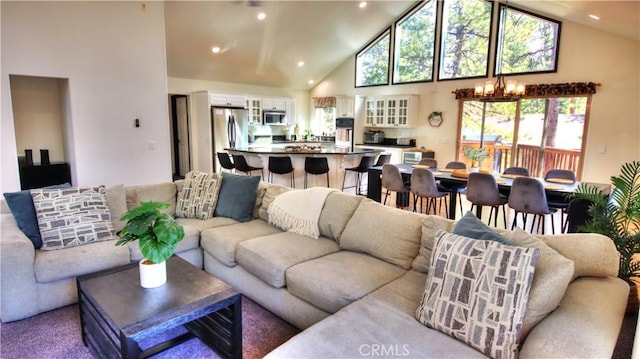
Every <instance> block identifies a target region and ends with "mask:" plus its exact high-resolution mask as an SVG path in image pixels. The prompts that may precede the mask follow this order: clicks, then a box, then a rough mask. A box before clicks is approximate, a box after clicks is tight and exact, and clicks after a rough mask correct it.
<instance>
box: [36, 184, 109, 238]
mask: <svg viewBox="0 0 640 359" xmlns="http://www.w3.org/2000/svg"><path fill="white" fill-rule="evenodd" d="M31 196H32V197H33V205H34V207H35V210H36V215H37V217H38V227H39V228H40V235H41V236H42V249H43V250H54V249H62V248H68V247H75V246H79V245H82V244H87V243H92V242H98V241H106V240H111V239H115V237H114V234H113V224H112V223H111V213H110V211H109V203H108V202H107V197H106V195H105V189H104V187H96V188H67V189H39V190H32V191H31Z"/></svg>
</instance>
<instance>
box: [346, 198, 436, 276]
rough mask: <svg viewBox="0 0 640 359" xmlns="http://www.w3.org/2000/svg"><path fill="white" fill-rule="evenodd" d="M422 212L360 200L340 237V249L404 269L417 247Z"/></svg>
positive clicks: (408, 265) (418, 244)
mask: <svg viewBox="0 0 640 359" xmlns="http://www.w3.org/2000/svg"><path fill="white" fill-rule="evenodd" d="M423 218H424V215H420V214H416V213H412V212H407V211H402V210H399V209H396V208H392V207H388V206H384V205H382V204H380V203H378V202H375V201H372V200H370V199H364V200H362V201H361V202H360V205H359V206H358V208H357V209H356V211H355V212H354V214H353V216H352V217H351V219H350V220H349V222H348V223H347V226H346V227H345V229H344V231H343V232H342V236H341V237H340V248H342V249H346V250H351V251H357V252H364V253H367V254H370V255H372V256H375V257H376V258H380V259H382V260H384V261H386V262H389V263H392V264H395V265H397V266H400V267H402V268H404V269H409V268H411V262H412V261H413V260H414V258H415V257H416V255H417V254H418V249H419V248H420V234H421V228H422V221H423Z"/></svg>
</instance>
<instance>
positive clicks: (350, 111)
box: [336, 97, 355, 117]
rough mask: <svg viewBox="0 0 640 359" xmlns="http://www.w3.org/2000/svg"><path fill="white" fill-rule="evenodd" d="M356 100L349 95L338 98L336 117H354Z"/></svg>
mask: <svg viewBox="0 0 640 359" xmlns="http://www.w3.org/2000/svg"><path fill="white" fill-rule="evenodd" d="M354 106H355V100H354V99H353V98H352V97H351V98H347V97H338V98H336V117H354V114H355V111H354V109H355V107H354Z"/></svg>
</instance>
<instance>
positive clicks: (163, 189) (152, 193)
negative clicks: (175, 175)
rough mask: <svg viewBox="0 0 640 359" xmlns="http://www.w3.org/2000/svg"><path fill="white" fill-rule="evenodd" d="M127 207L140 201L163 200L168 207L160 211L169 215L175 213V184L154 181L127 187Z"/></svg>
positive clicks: (137, 204) (131, 207)
mask: <svg viewBox="0 0 640 359" xmlns="http://www.w3.org/2000/svg"><path fill="white" fill-rule="evenodd" d="M126 191H127V208H128V209H133V208H135V207H138V206H139V205H140V203H142V202H165V203H169V208H162V209H160V212H162V213H166V214H168V215H170V216H174V215H175V214H176V194H177V193H178V191H177V189H176V185H175V183H173V182H165V183H154V184H147V185H141V186H132V187H127V188H126Z"/></svg>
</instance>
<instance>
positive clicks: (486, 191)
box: [467, 172, 508, 229]
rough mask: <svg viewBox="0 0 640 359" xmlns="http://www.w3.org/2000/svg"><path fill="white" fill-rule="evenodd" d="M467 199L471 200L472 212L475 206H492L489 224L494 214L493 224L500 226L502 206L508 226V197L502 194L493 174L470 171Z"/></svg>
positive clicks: (505, 225) (503, 215) (505, 226)
mask: <svg viewBox="0 0 640 359" xmlns="http://www.w3.org/2000/svg"><path fill="white" fill-rule="evenodd" d="M467 201H469V202H471V212H473V209H474V207H475V206H481V207H482V206H491V212H489V221H488V222H487V224H488V225H491V216H492V215H493V226H494V227H497V226H498V211H499V210H500V207H502V220H503V221H504V228H505V229H506V228H507V214H506V211H507V209H506V208H505V205H506V204H507V202H508V198H507V197H506V196H504V195H501V194H500V191H498V183H496V179H495V178H494V177H493V175H491V174H489V173H481V172H478V173H470V174H469V180H468V182H467Z"/></svg>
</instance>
